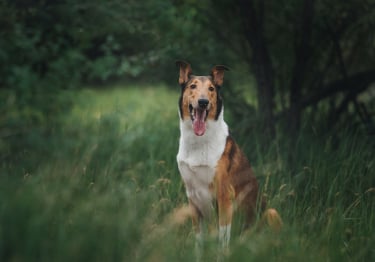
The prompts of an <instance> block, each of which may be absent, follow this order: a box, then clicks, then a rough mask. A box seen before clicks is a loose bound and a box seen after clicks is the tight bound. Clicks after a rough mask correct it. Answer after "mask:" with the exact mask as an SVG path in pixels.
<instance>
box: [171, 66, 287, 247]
mask: <svg viewBox="0 0 375 262" xmlns="http://www.w3.org/2000/svg"><path fill="white" fill-rule="evenodd" d="M176 65H177V67H179V80H178V82H179V84H180V86H181V96H180V98H179V102H178V105H179V116H180V140H179V149H178V154H177V164H178V169H179V171H180V174H181V177H182V180H183V182H184V185H185V189H186V195H187V197H188V200H189V206H190V209H191V210H192V211H191V213H192V214H191V217H192V224H193V228H194V231H195V234H196V238H197V240H198V241H201V240H202V221H203V219H207V218H209V217H210V216H211V213H212V210H213V209H214V208H213V207H214V204H216V206H217V214H218V223H219V241H220V243H221V246H222V247H223V248H227V247H228V246H229V241H230V233H231V223H232V217H233V212H234V211H235V209H237V208H238V209H241V210H242V212H243V214H244V216H245V220H244V226H245V227H249V226H251V225H252V224H253V223H254V222H255V220H256V217H257V202H258V199H261V198H260V197H259V196H258V182H257V179H256V177H255V176H254V174H253V171H252V168H251V166H250V164H249V161H248V160H247V158H246V156H245V155H244V153H243V152H242V151H241V149H240V148H239V146H238V145H237V144H236V142H235V141H234V139H233V138H232V136H231V135H230V133H229V129H228V126H227V124H226V122H225V121H224V106H223V99H222V97H221V94H220V89H221V87H222V85H223V80H224V72H225V71H227V70H229V69H228V68H227V67H226V66H223V65H216V66H214V67H213V68H212V71H211V74H210V75H207V76H195V75H193V73H192V68H191V66H190V64H189V63H187V62H184V61H177V62H176ZM215 202H216V203H215ZM259 202H260V208H258V210H260V212H262V213H263V220H264V221H265V222H266V223H268V224H270V226H271V227H272V228H274V229H275V230H278V229H279V228H280V227H281V224H282V221H281V218H280V216H279V214H278V212H277V211H276V210H275V209H267V210H265V201H264V200H260V201H259Z"/></svg>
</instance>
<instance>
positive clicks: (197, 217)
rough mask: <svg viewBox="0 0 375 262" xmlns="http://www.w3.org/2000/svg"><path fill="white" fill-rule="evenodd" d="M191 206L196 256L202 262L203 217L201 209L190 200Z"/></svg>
mask: <svg viewBox="0 0 375 262" xmlns="http://www.w3.org/2000/svg"><path fill="white" fill-rule="evenodd" d="M189 205H190V208H191V212H192V215H191V220H192V224H193V229H194V232H195V256H196V258H197V261H200V260H201V258H202V249H203V231H202V230H203V229H202V215H201V213H200V211H199V209H198V208H197V207H196V206H195V205H194V203H193V202H192V201H191V200H190V199H189Z"/></svg>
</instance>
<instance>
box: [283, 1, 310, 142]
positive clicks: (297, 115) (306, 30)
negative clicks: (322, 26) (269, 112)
mask: <svg viewBox="0 0 375 262" xmlns="http://www.w3.org/2000/svg"><path fill="white" fill-rule="evenodd" d="M313 11H314V0H305V1H304V4H303V10H302V16H301V19H302V21H301V26H298V25H297V28H296V36H295V37H296V39H297V41H296V46H295V52H294V53H295V59H294V66H293V71H292V80H291V84H290V94H289V101H290V111H289V119H288V131H289V132H290V133H291V135H295V134H297V133H298V131H299V129H300V126H301V117H302V110H303V109H302V107H301V89H302V86H303V84H304V80H305V75H306V70H307V69H308V66H307V63H308V60H309V56H310V53H311V46H310V45H311V43H310V42H311V33H312V32H311V31H312V20H313V15H314V12H313Z"/></svg>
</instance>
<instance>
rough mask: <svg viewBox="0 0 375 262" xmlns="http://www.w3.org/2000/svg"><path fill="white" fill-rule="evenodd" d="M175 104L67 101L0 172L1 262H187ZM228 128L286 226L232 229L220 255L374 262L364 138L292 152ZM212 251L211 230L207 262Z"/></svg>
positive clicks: (305, 139)
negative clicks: (59, 123)
mask: <svg viewBox="0 0 375 262" xmlns="http://www.w3.org/2000/svg"><path fill="white" fill-rule="evenodd" d="M177 99H178V93H177V92H171V91H170V90H167V89H165V88H164V87H152V88H151V87H149V88H142V89H140V88H137V87H130V88H126V89H124V88H121V87H117V88H111V89H109V90H95V89H85V90H81V91H79V92H77V93H76V94H74V102H75V106H74V108H73V110H72V112H71V113H70V114H69V115H67V116H66V117H65V119H64V125H63V127H62V128H61V129H59V130H55V132H54V133H53V134H52V135H51V136H50V137H48V138H45V141H44V143H45V144H46V146H44V147H43V150H35V151H33V149H32V148H29V149H28V148H26V149H25V152H26V151H27V152H28V153H27V154H24V155H22V156H20V157H19V158H17V159H16V160H15V161H12V162H7V163H3V164H2V166H1V169H0V171H1V173H2V175H1V176H0V261H193V260H194V259H195V258H194V252H193V250H194V235H193V233H192V231H191V225H190V222H189V221H188V220H187V219H186V216H184V214H183V212H182V211H183V209H179V208H180V207H182V206H183V205H184V204H185V203H186V202H187V201H186V197H185V191H184V187H183V185H182V183H181V179H180V176H179V174H178V170H177V165H176V161H175V156H176V152H177V148H178V137H179V130H178V114H177ZM227 111H228V110H227ZM231 126H232V127H233V128H234V130H235V131H236V130H237V131H238V132H237V133H238V134H240V135H239V137H236V139H237V141H238V142H239V143H240V144H241V145H242V147H243V149H244V151H245V152H246V153H247V155H248V156H250V160H251V162H252V163H253V165H254V169H255V172H256V174H257V176H258V177H259V181H260V183H261V185H262V193H263V194H266V195H267V197H268V202H269V205H271V206H273V207H275V208H277V209H278V210H279V211H280V213H281V215H282V217H283V219H284V228H283V230H282V231H281V232H280V233H279V234H277V235H275V234H273V233H272V232H268V231H267V230H264V231H262V232H247V233H243V234H240V232H239V230H235V231H234V232H233V236H232V242H231V252H230V253H229V254H228V255H227V256H226V257H225V260H227V261H244V260H250V261H251V260H253V261H371V260H374V259H375V248H374V247H375V235H374V232H375V178H374V176H375V173H374V164H375V159H374V157H373V156H374V154H373V153H374V151H373V144H371V142H369V141H370V140H367V139H366V138H364V137H361V136H360V135H357V136H356V135H350V136H349V135H348V137H347V138H346V139H344V140H343V141H342V142H341V143H340V145H338V146H332V144H333V143H331V142H330V140H329V138H328V139H326V140H323V139H321V138H319V137H316V136H314V135H307V134H301V135H300V137H299V138H298V143H297V145H296V147H295V148H294V149H293V150H291V149H290V148H289V147H288V145H287V144H286V143H284V142H283V139H282V138H280V139H277V140H276V141H273V142H272V143H271V146H270V147H269V148H266V149H265V148H263V147H262V145H261V144H259V143H257V136H261V135H259V134H257V133H254V134H251V135H247V136H244V135H241V132H240V130H241V126H236V125H235V123H232V125H231ZM39 139H40V140H41V141H43V137H39ZM291 156H292V157H291ZM176 210H177V211H176ZM181 210H182V211H181ZM173 214H174V215H173ZM179 215H180V216H179ZM216 252H217V232H216V231H215V230H214V229H213V230H210V233H208V236H207V238H206V241H205V255H204V256H205V261H215V260H216Z"/></svg>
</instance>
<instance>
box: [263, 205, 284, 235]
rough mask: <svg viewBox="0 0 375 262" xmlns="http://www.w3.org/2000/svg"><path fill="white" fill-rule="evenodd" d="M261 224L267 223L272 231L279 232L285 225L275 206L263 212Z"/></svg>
mask: <svg viewBox="0 0 375 262" xmlns="http://www.w3.org/2000/svg"><path fill="white" fill-rule="evenodd" d="M260 224H261V226H263V225H267V226H268V227H269V228H271V230H272V231H274V232H276V233H278V232H280V230H281V228H282V226H283V220H282V219H281V217H280V215H279V213H278V212H277V211H276V209H274V208H268V209H266V210H265V211H264V212H263V215H262V218H261V221H260Z"/></svg>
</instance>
